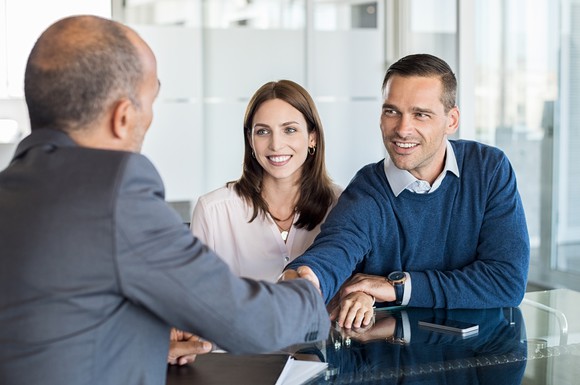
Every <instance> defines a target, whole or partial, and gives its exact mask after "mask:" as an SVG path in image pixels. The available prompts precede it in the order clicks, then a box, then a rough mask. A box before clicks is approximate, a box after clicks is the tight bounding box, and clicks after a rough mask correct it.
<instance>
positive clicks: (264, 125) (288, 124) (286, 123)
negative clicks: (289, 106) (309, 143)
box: [254, 120, 300, 128]
mask: <svg viewBox="0 0 580 385" xmlns="http://www.w3.org/2000/svg"><path fill="white" fill-rule="evenodd" d="M292 124H297V125H300V123H298V122H296V121H294V120H291V121H289V122H284V123H282V124H281V126H283V127H285V126H290V125H292ZM258 126H259V127H268V128H270V126H269V125H267V124H266V123H256V124H254V127H258Z"/></svg>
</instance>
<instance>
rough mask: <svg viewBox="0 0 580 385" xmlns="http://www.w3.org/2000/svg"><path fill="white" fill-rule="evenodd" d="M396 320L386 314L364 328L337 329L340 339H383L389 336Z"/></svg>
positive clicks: (393, 330) (392, 331)
mask: <svg viewBox="0 0 580 385" xmlns="http://www.w3.org/2000/svg"><path fill="white" fill-rule="evenodd" d="M396 325H397V320H396V319H395V318H394V317H392V316H390V315H389V316H386V317H383V318H380V319H379V320H377V321H376V322H375V323H374V324H373V325H371V326H367V327H364V328H360V329H359V328H351V329H347V328H342V329H340V330H339V332H340V335H341V337H342V339H343V340H344V339H347V338H350V339H353V340H357V341H359V342H368V341H375V340H384V339H387V338H388V337H391V336H392V335H393V333H394V332H395V327H396Z"/></svg>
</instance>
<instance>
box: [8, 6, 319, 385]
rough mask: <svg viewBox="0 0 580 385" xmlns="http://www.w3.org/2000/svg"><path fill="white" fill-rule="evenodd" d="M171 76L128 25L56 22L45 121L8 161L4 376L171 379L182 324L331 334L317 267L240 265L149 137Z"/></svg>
mask: <svg viewBox="0 0 580 385" xmlns="http://www.w3.org/2000/svg"><path fill="white" fill-rule="evenodd" d="M158 91H159V81H158V79H157V70H156V61H155V57H154V55H153V53H152V51H151V50H150V48H149V47H148V46H147V44H146V43H145V42H144V41H143V40H142V39H141V38H140V37H139V36H138V35H137V34H136V33H135V32H134V31H133V30H131V29H129V28H127V27H125V26H123V25H120V24H119V23H116V22H113V21H110V20H106V19H101V18H98V17H94V16H77V17H71V18H66V19H63V20H60V21H58V22H57V23H55V24H53V25H52V26H51V27H49V28H48V29H47V30H46V31H45V32H44V33H43V34H42V36H41V37H40V38H39V40H38V41H37V43H36V45H35V46H34V48H33V50H32V52H31V54H30V57H29V60H28V64H27V67H26V74H25V94H26V101H27V104H28V108H29V114H30V120H31V127H32V133H31V135H30V136H28V137H27V138H25V139H24V140H23V141H22V142H21V143H20V144H19V146H18V149H17V150H16V153H15V155H14V159H13V160H12V162H11V164H10V165H9V166H8V168H7V169H5V170H4V171H2V172H1V173H0V250H1V251H0V325H1V327H0V383H1V384H3V385H11V384H37V383H42V384H59V385H62V384H75V385H78V384H124V385H127V384H141V385H142V384H158V385H160V384H163V383H164V381H165V373H166V359H167V353H168V345H169V331H170V326H175V327H176V328H179V329H181V330H187V331H190V332H192V333H195V334H197V335H199V336H201V337H202V338H205V339H207V340H210V341H213V342H215V343H217V344H218V345H219V346H220V347H222V348H224V349H226V350H228V351H230V352H233V353H257V352H266V351H273V350H277V349H281V348H283V347H285V346H288V345H291V344H295V343H300V342H307V341H313V340H317V339H322V338H325V337H326V335H327V333H328V330H329V319H328V314H327V313H326V310H325V307H324V303H323V300H322V298H321V296H320V294H319V293H318V292H317V290H316V289H315V287H314V286H313V285H312V284H311V283H309V282H308V281H306V280H301V281H299V282H284V283H281V284H268V283H264V282H256V281H252V280H248V279H241V278H238V277H235V276H234V275H232V274H231V273H230V272H229V269H228V267H227V265H226V264H225V263H223V262H222V261H221V260H220V259H219V258H218V257H216V256H215V255H214V254H213V253H212V252H211V251H210V250H208V248H207V247H206V246H204V245H203V244H201V243H200V242H199V241H198V240H197V239H195V238H194V237H193V236H192V235H191V232H190V231H189V229H188V228H187V227H186V226H184V225H183V224H182V223H181V221H180V218H179V217H178V215H177V214H176V213H175V212H174V211H172V210H171V209H170V208H169V207H168V206H167V204H166V203H165V201H164V191H163V184H162V181H161V179H160V177H159V175H158V173H157V172H156V170H155V168H154V167H153V165H152V164H151V163H150V162H149V161H148V160H147V159H146V158H145V157H144V156H142V155H139V154H138V152H139V150H140V148H141V144H142V142H143V138H144V135H145V132H146V131H147V129H148V127H149V125H150V123H151V119H152V104H153V101H154V100H155V98H156V96H157V93H158Z"/></svg>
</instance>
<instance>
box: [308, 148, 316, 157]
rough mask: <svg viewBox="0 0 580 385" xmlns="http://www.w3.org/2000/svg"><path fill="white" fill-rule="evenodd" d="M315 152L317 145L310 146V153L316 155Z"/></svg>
mask: <svg viewBox="0 0 580 385" xmlns="http://www.w3.org/2000/svg"><path fill="white" fill-rule="evenodd" d="M315 152H316V146H312V147H308V154H309V155H314V153H315Z"/></svg>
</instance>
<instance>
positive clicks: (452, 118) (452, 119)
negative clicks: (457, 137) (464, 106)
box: [445, 106, 459, 135]
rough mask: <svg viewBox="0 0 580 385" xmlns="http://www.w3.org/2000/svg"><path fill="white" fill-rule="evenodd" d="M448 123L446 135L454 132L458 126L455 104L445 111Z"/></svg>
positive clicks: (457, 111)
mask: <svg viewBox="0 0 580 385" xmlns="http://www.w3.org/2000/svg"><path fill="white" fill-rule="evenodd" d="M447 117H448V124H447V127H446V130H445V133H446V134H447V135H451V134H454V133H455V132H456V131H457V129H458V128H459V108H457V106H455V107H453V108H452V109H451V110H449V112H448V113H447Z"/></svg>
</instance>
